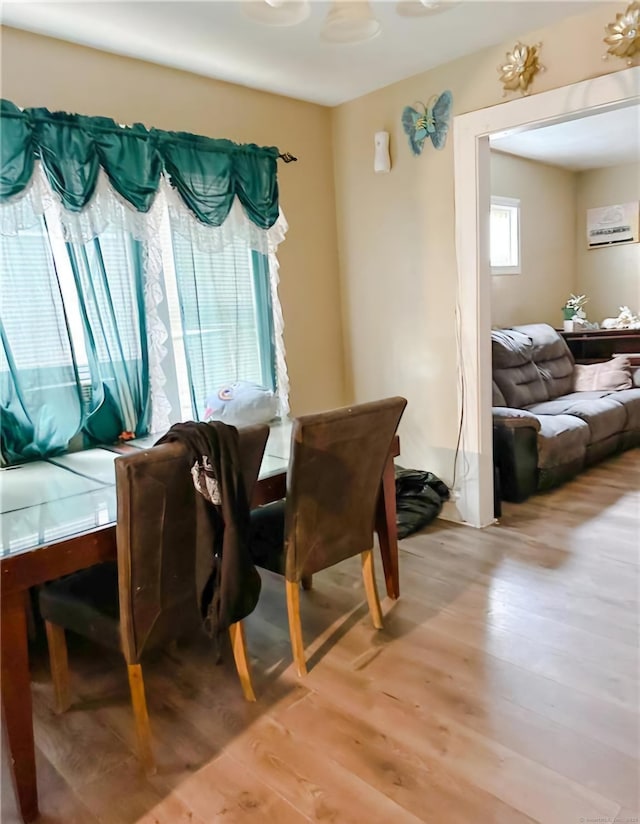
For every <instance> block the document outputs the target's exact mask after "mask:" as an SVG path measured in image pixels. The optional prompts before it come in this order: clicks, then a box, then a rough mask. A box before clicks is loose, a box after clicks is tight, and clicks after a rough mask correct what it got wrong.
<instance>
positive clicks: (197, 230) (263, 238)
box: [0, 161, 289, 432]
mask: <svg viewBox="0 0 640 824" xmlns="http://www.w3.org/2000/svg"><path fill="white" fill-rule="evenodd" d="M167 213H168V215H169V219H170V221H171V228H172V230H173V231H175V232H177V233H178V234H180V235H181V236H182V237H184V238H186V239H187V240H189V241H190V243H191V244H193V246H194V247H195V248H197V249H199V250H201V251H204V252H209V253H211V254H215V253H216V252H219V251H221V250H222V249H224V247H225V246H226V245H227V244H231V243H234V242H236V241H241V242H243V243H245V244H246V245H247V248H250V249H253V250H255V251H257V252H259V253H261V254H262V255H264V256H265V257H266V258H267V260H268V264H269V283H270V292H271V304H272V311H273V323H274V337H275V341H274V342H275V359H276V391H277V395H278V399H279V412H280V414H281V415H283V416H284V415H286V414H287V413H288V411H289V401H288V397H289V379H288V374H287V367H286V360H285V349H284V340H283V328H284V325H283V318H282V309H281V306H280V301H279V297H278V282H279V273H278V269H279V264H278V258H277V249H278V245H279V244H280V243H281V242H282V240H284V237H285V233H286V231H287V222H286V220H285V217H284V215H283V214H282V212H281V211H280V212H279V216H278V219H277V221H276V222H275V223H274V224H273V226H271V228H269V229H261V228H260V227H259V226H257V225H256V224H255V223H253V222H252V221H251V220H250V219H249V218H248V216H247V214H246V213H245V210H244V208H243V206H242V205H241V203H240V202H239V199H238V198H237V197H236V198H235V199H234V201H233V204H232V207H231V210H230V211H229V214H228V215H227V217H226V219H225V221H224V222H223V223H222V224H221V225H220V226H208V225H205V224H203V223H201V222H200V221H199V220H198V219H197V218H196V217H195V215H194V214H193V212H192V211H191V210H190V209H189V208H188V207H187V206H186V205H185V202H184V201H183V200H182V198H181V197H180V196H179V194H178V193H177V192H176V190H175V189H174V188H172V186H171V185H170V184H169V182H168V181H167V179H166V178H165V177H164V175H163V176H162V177H161V179H160V185H159V187H158V190H157V192H156V194H155V197H154V200H153V203H152V205H151V208H150V209H149V210H148V211H147V212H139V211H137V210H136V209H134V208H133V206H131V204H130V203H129V202H128V201H127V200H125V199H124V198H123V197H122V196H121V195H119V194H118V193H117V192H116V191H115V190H114V188H113V187H112V185H111V183H110V182H109V179H108V177H107V175H106V174H105V173H104V171H103V170H102V169H100V171H99V173H98V180H97V185H96V188H95V191H94V193H93V195H92V197H91V198H90V200H89V201H88V202H87V204H86V205H85V206H84V207H83V208H82V209H81V211H70V210H69V209H66V208H65V207H64V205H63V203H62V201H61V198H60V197H59V195H58V194H57V193H56V192H54V191H53V189H52V188H51V186H50V184H49V180H48V178H47V176H46V175H45V174H44V171H43V169H42V166H41V164H40V162H39V161H36V162H35V164H34V170H33V175H32V177H31V180H30V181H29V183H28V185H27V186H26V187H25V188H24V189H23V190H22V191H21V192H19V193H18V194H17V195H14V196H13V197H10V198H8V199H5V200H3V201H0V235H5V236H12V235H16V234H18V233H19V232H20V231H22V230H25V229H29V228H31V227H33V226H35V225H36V224H37V223H38V222H39V221H40V220H41V218H42V217H43V216H44V217H45V218H46V221H47V231H48V232H49V233H50V234H56V233H59V234H60V235H61V237H62V239H63V240H65V241H68V242H77V243H81V244H84V243H87V242H88V241H90V240H92V239H94V238H99V237H100V235H101V234H103V233H104V232H105V231H107V230H110V231H114V230H115V231H122V232H129V233H130V234H131V235H132V237H133V238H134V239H135V240H138V241H141V242H142V243H143V244H144V249H145V257H144V277H145V290H144V300H145V313H146V317H147V326H148V346H149V373H150V384H151V386H150V389H151V405H152V410H151V431H152V432H162V431H165V430H166V429H168V428H169V425H170V413H171V405H170V402H169V400H168V398H167V394H166V391H165V386H166V375H165V366H164V361H165V358H166V357H167V353H168V349H167V345H166V344H167V339H168V331H167V329H166V326H165V324H164V323H163V321H162V319H161V316H160V314H159V312H158V307H159V305H160V304H161V303H162V301H163V300H165V299H166V296H165V290H164V280H163V276H162V275H163V273H162V250H161V245H160V237H161V231H160V229H161V224H162V222H163V220H164V219H165V218H166V215H167Z"/></svg>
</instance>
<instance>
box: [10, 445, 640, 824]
mask: <svg viewBox="0 0 640 824" xmlns="http://www.w3.org/2000/svg"><path fill="white" fill-rule="evenodd" d="M400 546H401V556H400V570H401V584H402V597H401V599H400V600H399V601H398V602H396V603H393V602H391V601H389V600H388V599H385V600H383V602H382V608H383V614H384V621H385V628H384V629H383V630H382V631H381V632H376V631H375V630H374V629H373V628H372V626H371V624H370V618H369V615H368V610H367V606H366V600H365V594H364V589H363V586H362V578H361V574H360V559H359V558H354V559H353V560H352V561H350V562H346V563H344V564H342V565H340V566H339V567H336V568H334V570H332V571H329V572H327V573H324V574H320V575H317V576H315V577H314V588H313V590H311V591H310V592H302V593H301V597H300V600H301V610H302V620H303V630H304V638H305V646H306V650H307V658H308V661H309V670H310V671H309V675H308V677H307V678H306V679H304V680H300V679H298V678H297V677H296V675H295V673H294V669H293V667H292V665H291V653H290V649H289V643H288V631H287V615H286V608H285V598H284V586H283V581H282V579H280V578H277V577H275V576H274V577H271V576H270V575H264V578H263V580H264V584H263V594H262V597H261V601H260V605H259V607H258V609H257V611H256V612H255V613H254V614H253V615H252V616H250V618H249V619H248V621H247V623H246V632H247V639H248V645H249V650H250V654H251V659H252V664H253V671H254V683H255V687H256V693H257V696H258V701H257V703H256V704H248V703H246V702H245V701H244V700H243V698H242V693H241V690H240V685H239V683H238V681H237V678H236V675H235V672H234V668H233V661H232V656H231V654H230V651H229V650H227V651H226V653H225V655H224V663H223V664H222V665H219V666H216V665H215V663H214V661H213V658H212V654H211V650H210V648H209V646H208V645H207V643H205V642H202V643H201V642H197V643H194V644H192V645H189V646H188V647H179V648H178V649H176V650H172V651H170V652H166V653H164V654H163V656H162V657H160V658H159V659H158V660H153V661H151V662H150V663H149V664H147V665H146V667H145V681H146V683H147V693H148V694H147V697H148V702H149V715H150V721H151V726H152V731H153V736H154V748H155V755H156V758H157V761H158V765H159V769H158V773H157V775H155V776H152V777H151V778H145V777H144V776H143V774H142V771H141V769H140V768H139V765H138V762H137V761H136V758H135V755H134V752H135V741H134V727H133V720H132V715H131V709H130V706H129V700H128V689H127V674H126V668H125V667H124V665H123V663H122V659H121V657H118V656H111V655H107V654H105V653H104V652H103V651H102V650H98V649H97V648H96V647H94V646H92V645H90V644H88V643H86V642H83V641H76V642H73V641H72V643H71V644H70V666H71V672H72V687H73V698H74V705H73V707H72V709H71V710H70V711H69V712H67V713H66V714H65V715H63V716H56V715H55V714H54V712H53V703H54V696H53V689H52V685H51V682H50V678H49V674H48V665H47V660H46V652H45V649H44V645H43V644H42V643H40V644H37V645H36V647H35V649H34V650H33V696H34V706H35V710H34V712H35V736H36V744H37V755H38V770H39V787H40V799H41V809H42V812H43V815H42V822H47V823H48V824H51V823H52V822H64V824H93V823H94V822H97V821H100V822H107V823H108V824H132V822H144V824H187V822H188V823H189V824H208V823H209V822H221V824H226V823H227V822H234V824H235V823H236V822H248V821H251V822H262V821H264V822H276V824H288V822H302V821H308V820H311V821H328V822H337V824H351V823H352V822H353V824H361V822H366V824H369V822H380V824H383V822H384V824H389V822H393V823H394V824H397V823H398V822H433V824H476V822H477V824H522V823H523V822H543V824H573V822H575V824H578V822H589V821H590V822H596V821H597V822H602V823H603V824H604V822H606V824H610V822H614V821H618V822H619V823H620V824H622V822H625V824H631V822H633V821H636V822H637V821H638V807H639V805H638V791H639V783H638V764H637V758H638V754H639V748H640V743H639V727H638V703H639V698H638V664H639V660H638V618H639V588H638V583H639V579H638V573H639V553H640V453H639V451H638V450H635V451H633V452H627V453H625V454H623V455H621V456H619V457H617V458H614V459H611V460H609V461H607V462H606V463H603V464H601V465H599V466H597V467H595V468H594V469H592V470H590V471H588V472H585V473H583V474H582V475H581V476H580V478H579V479H577V480H575V481H574V482H572V483H570V484H566V485H565V486H563V487H562V488H561V489H559V490H556V491H554V492H552V493H550V494H546V495H542V496H538V497H536V498H534V499H532V500H530V501H529V502H527V503H525V504H521V505H506V506H505V508H504V514H503V518H502V522H501V524H500V525H496V526H493V527H490V528H488V529H486V530H482V531H477V530H473V529H470V528H466V527H460V526H455V525H452V524H448V523H445V522H442V521H438V522H436V523H434V524H432V525H431V526H429V527H428V528H427V529H426V530H425V531H423V532H422V533H420V534H418V535H415V536H413V537H410V538H408V539H406V540H405V541H403V542H402V543H401V545H400ZM379 587H380V591H381V592H382V591H383V586H382V581H381V580H380V578H379ZM5 772H6V771H5ZM3 786H4V790H5V791H4V792H3V816H2V821H3V822H6V824H9V822H13V821H15V820H17V819H16V817H15V808H14V806H13V799H12V793H11V789H10V785H9V782H8V781H7V780H6V777H5V779H4V781H3Z"/></svg>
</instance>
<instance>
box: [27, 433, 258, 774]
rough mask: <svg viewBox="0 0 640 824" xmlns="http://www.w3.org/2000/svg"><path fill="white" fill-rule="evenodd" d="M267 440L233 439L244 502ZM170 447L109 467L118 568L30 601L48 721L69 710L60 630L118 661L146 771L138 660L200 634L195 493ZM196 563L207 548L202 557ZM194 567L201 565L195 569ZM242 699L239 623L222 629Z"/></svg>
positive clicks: (247, 682)
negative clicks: (46, 686) (35, 614)
mask: <svg viewBox="0 0 640 824" xmlns="http://www.w3.org/2000/svg"><path fill="white" fill-rule="evenodd" d="M268 434H269V427H268V426H266V425H262V426H253V427H247V428H246V429H241V430H239V453H240V463H241V467H242V475H243V480H244V485H245V490H246V493H247V498H248V500H249V501H250V500H251V495H252V492H253V487H254V485H255V482H256V479H257V477H258V472H259V470H260V464H261V462H262V456H263V453H264V448H265V445H266V442H267V437H268ZM190 464H191V462H190V460H189V457H188V455H187V451H186V449H185V447H184V446H183V445H182V444H180V443H167V444H161V445H159V446H154V447H153V448H152V449H149V450H145V451H142V450H141V451H139V452H136V453H134V454H130V455H125V456H122V457H119V458H116V461H115V466H116V488H117V499H118V521H117V526H116V538H117V552H118V561H117V564H116V562H108V563H104V564H98V565H96V566H94V567H90V568H89V569H86V570H82V571H80V572H77V573H75V574H73V575H69V576H67V577H66V578H62V579H60V580H58V581H54V582H52V583H50V584H48V585H46V586H45V587H43V588H42V590H41V592H40V611H41V613H42V617H43V618H44V619H45V628H46V633H47V641H48V645H49V657H50V662H51V674H52V680H53V684H54V691H55V702H56V711H57V712H64V711H65V710H66V709H67V708H68V707H69V705H70V694H69V674H68V663H67V648H66V640H65V628H66V629H69V630H72V631H74V632H77V633H79V634H80V635H83V636H85V637H87V638H90V639H91V640H93V641H95V642H96V643H98V644H101V645H103V646H106V647H109V648H111V649H116V650H120V651H121V652H122V653H123V655H124V657H125V660H126V663H127V669H128V675H129V687H130V691H131V702H132V705H133V711H134V716H135V725H136V737H137V742H138V748H139V754H140V759H141V761H142V763H143V765H144V767H145V769H146V770H147V771H151V770H153V769H154V761H153V754H152V751H151V737H150V730H149V719H148V715H147V706H146V700H145V692H144V681H143V677H142V667H141V665H140V657H141V655H142V653H143V652H147V651H148V650H150V649H152V648H158V647H161V646H164V645H166V644H168V643H170V642H171V641H174V640H177V639H179V638H182V637H185V636H188V635H190V634H193V632H194V631H196V630H197V629H198V628H201V627H202V614H201V611H200V605H199V603H198V596H199V592H198V586H197V580H198V574H199V572H198V568H197V567H198V558H199V557H200V558H202V553H201V552H198V551H197V549H198V546H200V547H203V546H204V545H203V541H204V540H207V539H208V540H210V538H211V522H210V521H209V519H208V516H207V512H206V506H207V504H206V502H205V500H204V498H202V496H201V495H200V494H199V493H198V492H196V490H195V488H194V485H193V481H192V477H191V465H190ZM204 550H205V553H204V555H205V556H206V554H207V550H208V551H209V552H210V544H209V546H207V547H204ZM200 565H201V566H202V561H200ZM230 636H231V646H232V649H233V655H234V659H235V663H236V668H237V670H238V675H239V677H240V683H241V686H242V690H243V693H244V695H245V698H246V699H247V700H248V701H255V695H254V692H253V688H252V685H251V677H250V672H249V664H248V659H247V653H246V648H245V642H244V632H243V627H242V623H241V622H238V623H235V624H233V625H232V626H231V627H230Z"/></svg>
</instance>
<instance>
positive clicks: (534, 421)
mask: <svg viewBox="0 0 640 824" xmlns="http://www.w3.org/2000/svg"><path fill="white" fill-rule="evenodd" d="M493 425H494V426H505V427H507V428H508V429H522V428H527V429H535V431H536V432H539V431H540V421H539V420H538V418H537V417H536V416H535V415H534V414H533V412H527V410H526V409H511V408H510V407H508V406H494V407H493Z"/></svg>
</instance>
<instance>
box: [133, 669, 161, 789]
mask: <svg viewBox="0 0 640 824" xmlns="http://www.w3.org/2000/svg"><path fill="white" fill-rule="evenodd" d="M127 672H128V675H129V689H130V691H131V705H132V707H133V716H134V720H135V725H136V738H137V740H138V755H139V758H140V761H141V762H142V766H143V767H144V771H145V772H146V773H147V774H152V773H155V771H156V764H155V761H154V759H153V752H152V750H151V729H150V728H149V715H148V713H147V700H146V698H145V695H144V680H143V678H142V667H141V666H140V664H128V665H127Z"/></svg>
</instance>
